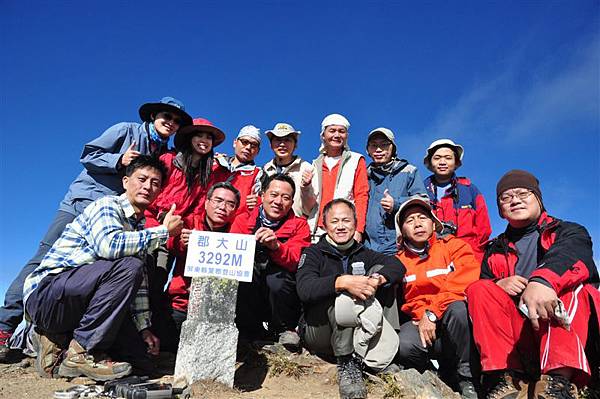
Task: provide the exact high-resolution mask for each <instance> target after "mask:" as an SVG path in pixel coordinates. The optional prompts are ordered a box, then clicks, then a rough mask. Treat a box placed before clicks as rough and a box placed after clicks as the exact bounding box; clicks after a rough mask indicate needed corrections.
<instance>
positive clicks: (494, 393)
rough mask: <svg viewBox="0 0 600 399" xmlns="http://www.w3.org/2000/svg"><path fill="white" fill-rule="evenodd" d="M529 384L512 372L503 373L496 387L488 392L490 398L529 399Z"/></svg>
mask: <svg viewBox="0 0 600 399" xmlns="http://www.w3.org/2000/svg"><path fill="white" fill-rule="evenodd" d="M527 388H528V384H527V383H526V382H524V381H521V380H520V379H519V378H517V377H516V376H513V375H511V374H510V373H503V374H501V375H500V376H499V380H498V382H497V383H496V385H495V386H494V388H493V389H492V390H491V391H490V392H488V394H487V398H488V399H527Z"/></svg>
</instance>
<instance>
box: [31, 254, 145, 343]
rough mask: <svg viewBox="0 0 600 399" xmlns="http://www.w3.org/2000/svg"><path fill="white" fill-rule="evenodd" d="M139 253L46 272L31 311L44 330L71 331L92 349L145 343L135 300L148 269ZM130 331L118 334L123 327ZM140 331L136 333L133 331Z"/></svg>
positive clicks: (78, 339)
mask: <svg viewBox="0 0 600 399" xmlns="http://www.w3.org/2000/svg"><path fill="white" fill-rule="evenodd" d="M144 269H145V264H144V262H143V261H142V260H140V259H138V258H135V257H125V258H122V259H117V260H114V261H109V260H98V261H96V262H94V263H90V264H87V265H83V266H79V267H75V268H73V269H69V270H65V271H63V272H61V273H59V274H56V275H49V276H46V277H45V278H44V279H42V281H41V282H40V284H39V285H38V287H37V288H36V289H35V290H34V291H33V293H32V294H31V295H30V296H29V298H28V299H27V303H26V310H27V314H28V315H29V316H30V318H31V319H32V321H33V323H34V324H35V325H36V327H37V328H38V329H40V330H41V332H42V333H49V334H70V333H71V332H72V334H73V338H74V339H75V340H76V341H77V342H78V343H79V344H80V345H81V346H83V347H84V348H85V349H86V350H87V351H104V352H105V351H108V350H109V349H110V348H111V347H113V345H114V344H115V342H116V341H118V340H119V339H123V337H125V338H126V342H116V345H117V346H121V347H123V348H127V347H129V348H131V347H133V346H135V345H138V346H139V345H142V346H143V341H142V339H141V336H140V335H139V333H137V332H136V331H135V328H134V329H133V330H132V327H134V324H133V321H132V317H131V310H130V307H131V304H132V303H133V300H134V298H135V296H136V293H137V291H138V288H139V287H140V284H141V282H142V279H143V276H144V273H145V270H144ZM122 328H123V329H124V332H126V334H119V333H120V330H121V329H122ZM134 332H135V335H134Z"/></svg>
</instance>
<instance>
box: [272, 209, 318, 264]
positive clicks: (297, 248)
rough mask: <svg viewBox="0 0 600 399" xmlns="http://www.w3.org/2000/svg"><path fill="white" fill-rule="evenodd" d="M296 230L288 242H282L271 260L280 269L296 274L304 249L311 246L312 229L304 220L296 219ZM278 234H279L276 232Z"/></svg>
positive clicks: (273, 252)
mask: <svg viewBox="0 0 600 399" xmlns="http://www.w3.org/2000/svg"><path fill="white" fill-rule="evenodd" d="M293 220H294V221H295V223H296V226H295V229H294V231H293V232H292V234H291V236H290V238H289V239H288V240H287V241H286V242H280V243H279V248H278V249H276V250H275V251H272V252H271V260H272V261H273V262H274V263H275V264H277V265H278V266H280V267H283V268H284V269H286V270H288V271H290V272H292V273H295V272H296V270H297V269H298V262H299V261H300V255H301V253H302V249H303V248H306V247H308V246H309V245H310V229H309V228H308V223H307V222H306V219H304V218H298V217H296V218H294V219H293ZM275 234H277V232H275Z"/></svg>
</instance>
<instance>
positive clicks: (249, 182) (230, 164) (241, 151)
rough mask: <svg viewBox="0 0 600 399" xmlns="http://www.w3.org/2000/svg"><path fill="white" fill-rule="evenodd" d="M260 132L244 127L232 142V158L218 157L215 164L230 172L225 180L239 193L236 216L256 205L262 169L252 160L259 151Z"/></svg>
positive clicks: (247, 126) (250, 126)
mask: <svg viewBox="0 0 600 399" xmlns="http://www.w3.org/2000/svg"><path fill="white" fill-rule="evenodd" d="M260 141H261V137H260V130H259V129H258V128H257V127H255V126H252V125H246V126H244V127H243V128H242V129H241V130H240V132H239V133H238V135H237V137H236V138H235V140H233V149H234V152H235V154H234V156H233V157H227V156H219V157H217V162H219V163H220V164H221V165H222V166H225V167H226V168H228V169H229V170H230V171H231V176H230V177H229V179H228V180H227V181H228V182H230V183H231V184H233V186H234V187H235V188H237V189H238V190H239V192H240V204H239V207H238V210H237V214H242V213H244V212H245V211H247V210H252V209H254V208H255V207H256V205H257V204H258V194H259V192H260V181H261V180H260V179H261V176H262V169H261V168H259V167H258V166H256V164H255V163H254V158H256V156H257V155H258V152H259V151H260Z"/></svg>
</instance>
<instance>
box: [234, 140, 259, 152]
mask: <svg viewBox="0 0 600 399" xmlns="http://www.w3.org/2000/svg"><path fill="white" fill-rule="evenodd" d="M238 141H239V142H240V144H241V145H242V147H246V146H250V149H252V150H256V149H257V148H258V145H259V144H258V143H255V142H254V141H250V140H246V139H238Z"/></svg>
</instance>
